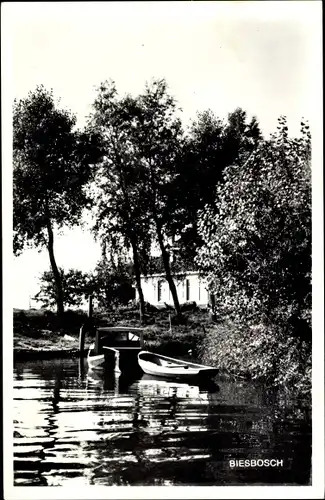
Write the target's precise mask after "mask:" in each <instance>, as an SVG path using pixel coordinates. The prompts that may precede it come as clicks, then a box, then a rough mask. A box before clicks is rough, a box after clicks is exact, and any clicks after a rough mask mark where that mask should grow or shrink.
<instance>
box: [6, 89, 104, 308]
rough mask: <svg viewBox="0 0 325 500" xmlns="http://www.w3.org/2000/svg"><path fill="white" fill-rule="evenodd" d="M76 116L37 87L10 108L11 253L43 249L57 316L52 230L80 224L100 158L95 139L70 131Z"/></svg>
mask: <svg viewBox="0 0 325 500" xmlns="http://www.w3.org/2000/svg"><path fill="white" fill-rule="evenodd" d="M75 124H76V118H75V116H73V115H72V114H71V113H70V112H69V111H67V110H64V109H59V108H58V103H57V102H56V101H55V99H54V96H53V93H52V91H51V92H49V91H47V90H46V89H45V88H44V87H43V86H40V87H37V88H36V90H35V91H34V92H30V93H29V94H28V96H27V97H26V98H25V99H21V100H19V101H17V100H16V101H15V102H14V107H13V199H14V205H13V207H14V211H13V225H14V242H13V246H14V252H15V254H16V255H18V254H19V253H21V252H22V251H23V250H24V248H25V247H26V246H35V247H44V246H45V247H47V249H48V252H49V257H50V262H51V268H52V271H53V275H54V278H55V286H56V302H57V308H58V313H60V314H63V297H62V284H61V281H60V273H59V270H58V268H57V264H56V261H55V257H54V229H60V228H62V227H63V226H64V225H68V226H72V225H74V224H77V223H78V222H79V221H80V216H81V213H82V211H83V209H84V207H87V206H88V204H89V198H88V196H87V194H86V191H85V189H84V186H85V185H86V184H87V183H88V182H89V181H90V179H91V177H92V174H93V170H94V169H93V164H94V163H96V162H97V160H98V159H99V157H100V147H99V143H98V137H97V135H96V134H94V133H93V132H92V131H91V130H84V131H79V130H76V129H75Z"/></svg>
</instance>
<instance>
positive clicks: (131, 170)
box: [90, 82, 151, 322]
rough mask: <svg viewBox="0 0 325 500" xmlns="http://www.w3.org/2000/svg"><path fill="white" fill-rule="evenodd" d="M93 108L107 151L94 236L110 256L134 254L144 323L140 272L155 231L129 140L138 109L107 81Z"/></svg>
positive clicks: (93, 121) (93, 123)
mask: <svg viewBox="0 0 325 500" xmlns="http://www.w3.org/2000/svg"><path fill="white" fill-rule="evenodd" d="M93 110H94V111H93V113H92V115H91V117H90V123H91V126H92V127H94V128H95V129H96V131H97V132H98V133H99V134H100V136H101V140H102V144H103V147H104V151H105V156H104V158H103V161H102V162H101V164H100V168H99V170H98V175H97V193H96V195H95V219H96V224H95V226H94V232H95V234H96V235H97V237H98V238H99V239H100V241H101V243H102V245H103V246H105V247H106V248H109V250H110V252H114V253H116V254H119V253H121V251H123V250H125V249H128V248H130V249H131V250H132V256H133V264H134V273H135V278H136V285H137V289H138V293H139V300H140V321H141V322H142V321H143V320H144V313H145V302H144V296H143V292H142V287H141V269H145V266H144V263H145V262H146V260H147V255H148V253H149V251H150V244H151V232H150V221H149V218H148V213H147V208H146V200H145V198H144V196H143V186H144V184H143V183H144V182H145V179H144V176H143V168H142V166H141V164H140V162H138V156H137V151H135V148H134V144H133V142H132V140H131V136H130V128H132V127H133V126H134V122H135V114H136V112H137V107H136V104H135V100H134V99H133V98H132V97H130V96H128V95H127V96H125V97H121V98H120V97H119V96H118V94H117V90H116V87H115V84H114V83H113V82H103V83H102V84H101V85H100V87H99V89H98V93H97V97H96V99H95V101H94V103H93Z"/></svg>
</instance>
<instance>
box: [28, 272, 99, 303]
mask: <svg viewBox="0 0 325 500" xmlns="http://www.w3.org/2000/svg"><path fill="white" fill-rule="evenodd" d="M59 271H60V276H61V281H62V288H63V300H64V305H65V306H66V307H79V306H81V305H82V304H83V302H84V301H85V300H86V299H87V298H88V297H89V295H91V294H92V293H93V289H94V282H93V277H92V276H91V275H90V274H88V273H83V272H82V271H79V270H77V269H69V270H68V271H66V272H65V271H64V270H63V269H62V268H61V269H59ZM39 282H40V290H39V292H38V293H37V294H36V295H35V297H33V298H34V300H36V301H38V302H41V304H42V307H43V308H52V307H54V305H55V304H56V285H55V278H54V275H53V272H52V271H45V272H44V273H43V274H42V275H41V277H40V279H39Z"/></svg>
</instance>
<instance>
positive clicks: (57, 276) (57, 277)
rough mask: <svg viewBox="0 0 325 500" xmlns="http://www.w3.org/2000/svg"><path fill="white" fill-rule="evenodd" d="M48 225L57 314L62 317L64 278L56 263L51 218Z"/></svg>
mask: <svg viewBox="0 0 325 500" xmlns="http://www.w3.org/2000/svg"><path fill="white" fill-rule="evenodd" d="M46 225H47V232H48V235H49V240H48V245H47V249H48V252H49V256H50V263H51V268H52V271H53V276H54V280H55V286H56V305H57V314H58V316H59V318H62V316H63V313H64V305H63V288H62V280H61V276H60V272H59V270H58V266H57V265H56V262H55V257H54V247H53V243H54V236H53V229H52V226H51V221H50V220H49V219H48V220H47V224H46Z"/></svg>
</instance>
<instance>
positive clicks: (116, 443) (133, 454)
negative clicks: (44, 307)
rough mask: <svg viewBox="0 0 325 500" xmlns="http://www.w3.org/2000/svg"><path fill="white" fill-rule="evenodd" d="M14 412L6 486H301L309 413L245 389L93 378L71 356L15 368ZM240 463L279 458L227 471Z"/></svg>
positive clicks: (306, 473)
mask: <svg viewBox="0 0 325 500" xmlns="http://www.w3.org/2000/svg"><path fill="white" fill-rule="evenodd" d="M14 415H15V416H14V419H15V420H14V484H15V486H26V485H32V486H36V485H40V486H54V485H63V486H71V485H74V484H75V485H76V486H78V487H80V485H81V486H82V485H83V484H84V485H101V486H108V485H133V486H135V485H136V486H144V485H176V486H177V485H192V486H194V485H200V486H201V485H208V486H211V485H243V484H251V485H254V484H309V478H310V460H311V458H310V456H311V423H310V415H309V411H308V409H306V408H304V406H303V405H302V404H301V403H300V404H299V405H298V404H297V403H292V402H283V401H279V399H276V398H275V397H274V396H273V395H271V394H270V392H269V391H266V390H265V389H264V388H263V387H262V386H259V385H256V384H253V383H247V382H245V383H244V382H238V381H237V382H234V381H222V380H220V381H218V387H217V386H212V387H208V388H207V387H206V388H204V387H198V386H196V385H188V384H186V383H176V382H168V381H158V380H154V379H150V378H148V377H147V376H141V375H140V378H139V377H136V378H135V377H133V379H132V377H130V376H129V377H128V378H126V377H125V376H123V375H122V376H121V377H119V378H118V377H116V376H114V374H113V373H108V374H106V376H102V375H99V374H96V373H95V372H88V368H87V363H86V361H84V362H81V361H79V360H46V361H30V362H20V363H15V369H14ZM240 459H260V460H261V459H276V460H280V461H281V460H282V461H283V462H282V466H281V465H278V466H276V467H256V466H255V467H233V466H231V462H230V460H240ZM232 465H233V464H232ZM237 465H238V463H237Z"/></svg>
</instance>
